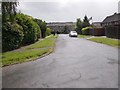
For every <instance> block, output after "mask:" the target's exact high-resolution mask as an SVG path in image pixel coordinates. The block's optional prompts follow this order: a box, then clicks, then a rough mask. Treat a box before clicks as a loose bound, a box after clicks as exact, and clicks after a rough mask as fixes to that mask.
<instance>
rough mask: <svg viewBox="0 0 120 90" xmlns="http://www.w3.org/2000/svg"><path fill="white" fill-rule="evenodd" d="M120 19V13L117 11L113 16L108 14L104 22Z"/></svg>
mask: <svg viewBox="0 0 120 90" xmlns="http://www.w3.org/2000/svg"><path fill="white" fill-rule="evenodd" d="M119 20H120V13H115V14H113V15H111V16H107V17H106V18H105V19H104V20H103V23H105V22H112V21H119Z"/></svg>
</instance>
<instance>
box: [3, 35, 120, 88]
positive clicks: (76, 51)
mask: <svg viewBox="0 0 120 90" xmlns="http://www.w3.org/2000/svg"><path fill="white" fill-rule="evenodd" d="M8 87H9V88H117V87H118V50H117V48H114V47H111V46H107V45H103V44H98V43H95V42H92V41H88V40H85V39H80V38H79V39H78V38H70V37H68V35H59V37H58V39H57V42H56V48H55V51H54V52H53V53H52V54H50V55H48V56H46V57H43V58H41V59H38V60H36V61H31V62H26V63H23V64H17V65H13V66H8V67H4V68H3V88H8Z"/></svg>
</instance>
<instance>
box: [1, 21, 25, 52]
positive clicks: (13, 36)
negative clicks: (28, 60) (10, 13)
mask: <svg viewBox="0 0 120 90" xmlns="http://www.w3.org/2000/svg"><path fill="white" fill-rule="evenodd" d="M22 30H23V28H22V27H21V26H19V25H18V24H11V23H10V22H6V23H4V24H3V27H2V36H3V37H2V50H3V52H4V51H8V50H13V49H16V48H18V47H19V46H20V45H21V43H22V40H23V36H24V34H23V32H22Z"/></svg>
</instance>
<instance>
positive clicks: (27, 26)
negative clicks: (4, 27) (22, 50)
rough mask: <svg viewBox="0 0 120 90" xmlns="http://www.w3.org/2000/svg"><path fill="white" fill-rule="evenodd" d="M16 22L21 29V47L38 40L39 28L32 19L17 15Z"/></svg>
mask: <svg viewBox="0 0 120 90" xmlns="http://www.w3.org/2000/svg"><path fill="white" fill-rule="evenodd" d="M16 22H17V23H18V24H19V25H21V26H22V27H23V33H24V38H23V42H22V43H23V45H26V44H31V43H34V42H35V41H37V40H38V39H39V38H40V27H39V26H38V24H37V23H36V22H34V20H33V18H32V17H30V16H28V15H24V14H17V15H16Z"/></svg>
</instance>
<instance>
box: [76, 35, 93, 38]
mask: <svg viewBox="0 0 120 90" xmlns="http://www.w3.org/2000/svg"><path fill="white" fill-rule="evenodd" d="M78 37H79V38H90V37H91V36H90V35H78Z"/></svg>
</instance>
